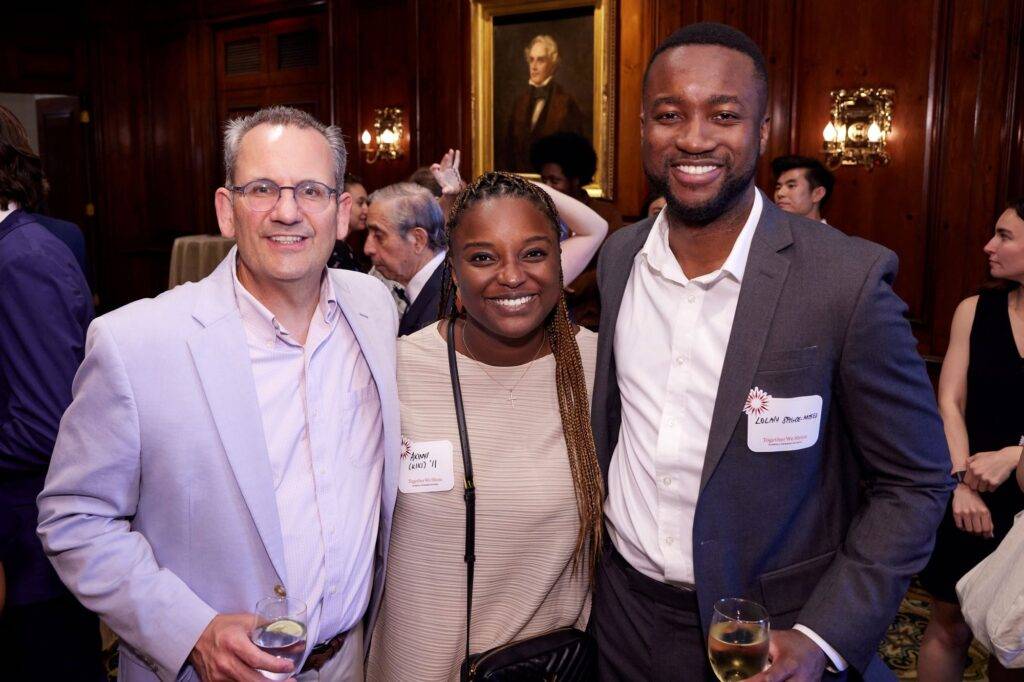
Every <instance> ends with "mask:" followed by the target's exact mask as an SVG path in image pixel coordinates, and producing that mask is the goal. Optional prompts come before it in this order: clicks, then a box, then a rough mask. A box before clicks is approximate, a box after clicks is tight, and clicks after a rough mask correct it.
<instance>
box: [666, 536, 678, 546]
mask: <svg viewBox="0 0 1024 682" xmlns="http://www.w3.org/2000/svg"><path fill="white" fill-rule="evenodd" d="M675 541H676V539H675V538H673V537H667V538H665V544H666V545H671V544H672V543H673V542H675Z"/></svg>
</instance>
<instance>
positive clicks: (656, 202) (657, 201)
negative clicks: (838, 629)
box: [640, 194, 668, 218]
mask: <svg viewBox="0 0 1024 682" xmlns="http://www.w3.org/2000/svg"><path fill="white" fill-rule="evenodd" d="M667 203H668V202H667V201H666V199H665V197H664V196H662V195H660V194H648V195H647V198H646V199H644V205H643V208H642V209H640V215H641V216H643V217H645V218H657V217H658V214H659V213H661V209H663V208H665V204H667Z"/></svg>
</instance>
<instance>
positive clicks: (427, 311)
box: [398, 265, 444, 336]
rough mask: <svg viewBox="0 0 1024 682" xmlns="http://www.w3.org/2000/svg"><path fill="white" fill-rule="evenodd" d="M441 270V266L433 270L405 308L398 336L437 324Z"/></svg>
mask: <svg viewBox="0 0 1024 682" xmlns="http://www.w3.org/2000/svg"><path fill="white" fill-rule="evenodd" d="M443 270H444V268H443V267H441V265H438V266H437V267H436V268H435V269H434V272H433V274H431V275H430V279H428V280H427V283H426V284H424V285H423V290H422V291H420V293H419V295H418V296H417V297H416V300H415V301H413V302H412V305H410V306H409V307H408V308H406V310H405V313H404V314H403V315H402V321H401V323H400V324H399V325H398V335H399V336H407V335H409V334H415V333H416V332H418V331H419V330H421V329H423V328H424V327H429V326H430V325H432V324H434V323H435V322H437V319H438V315H437V313H438V310H439V309H440V307H441V274H442V271H443Z"/></svg>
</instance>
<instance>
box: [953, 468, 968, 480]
mask: <svg viewBox="0 0 1024 682" xmlns="http://www.w3.org/2000/svg"><path fill="white" fill-rule="evenodd" d="M966 474H967V470H966V469H961V470H960V471H954V472H953V474H952V476H953V480H954V481H956V482H957V483H963V482H964V476H965V475H966Z"/></svg>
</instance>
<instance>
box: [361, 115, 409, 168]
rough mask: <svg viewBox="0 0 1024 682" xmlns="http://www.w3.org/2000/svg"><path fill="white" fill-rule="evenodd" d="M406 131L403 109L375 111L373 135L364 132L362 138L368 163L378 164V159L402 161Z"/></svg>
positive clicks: (367, 131) (366, 131)
mask: <svg viewBox="0 0 1024 682" xmlns="http://www.w3.org/2000/svg"><path fill="white" fill-rule="evenodd" d="M404 131H405V126H404V125H403V124H402V108H401V107H384V108H383V109H374V110H373V134H372V135H371V134H370V131H369V130H364V131H363V135H362V137H361V138H360V142H362V145H361V146H362V148H363V153H365V154H366V163H376V162H377V159H400V158H401V157H402V139H403V133H404Z"/></svg>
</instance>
